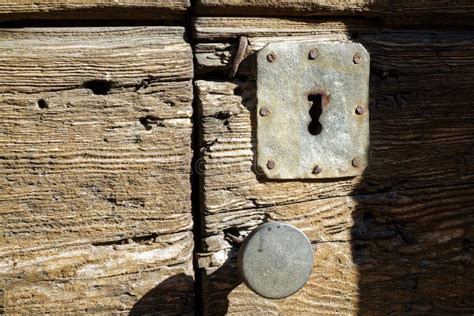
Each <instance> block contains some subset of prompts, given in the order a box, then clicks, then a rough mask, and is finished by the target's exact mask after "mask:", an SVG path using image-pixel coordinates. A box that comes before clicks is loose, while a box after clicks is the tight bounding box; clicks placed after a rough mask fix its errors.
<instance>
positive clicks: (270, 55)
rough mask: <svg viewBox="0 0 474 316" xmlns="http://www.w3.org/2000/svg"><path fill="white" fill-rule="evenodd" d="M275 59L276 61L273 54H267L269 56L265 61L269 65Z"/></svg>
mask: <svg viewBox="0 0 474 316" xmlns="http://www.w3.org/2000/svg"><path fill="white" fill-rule="evenodd" d="M275 59H276V57H275V54H274V53H269V54H268V55H267V61H268V62H269V63H272V62H274V61H275Z"/></svg>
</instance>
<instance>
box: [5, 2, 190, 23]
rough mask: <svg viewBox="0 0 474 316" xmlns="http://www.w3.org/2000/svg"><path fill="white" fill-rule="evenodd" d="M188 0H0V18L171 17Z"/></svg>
mask: <svg viewBox="0 0 474 316" xmlns="http://www.w3.org/2000/svg"><path fill="white" fill-rule="evenodd" d="M189 6H190V3H189V0H101V1H91V0H65V1H50V0H36V1H30V0H14V1H0V21H7V20H19V19H78V18H80V19H150V20H155V19H161V18H167V19H173V18H174V19H175V18H177V17H182V16H184V14H185V12H186V9H187V8H188V7H189Z"/></svg>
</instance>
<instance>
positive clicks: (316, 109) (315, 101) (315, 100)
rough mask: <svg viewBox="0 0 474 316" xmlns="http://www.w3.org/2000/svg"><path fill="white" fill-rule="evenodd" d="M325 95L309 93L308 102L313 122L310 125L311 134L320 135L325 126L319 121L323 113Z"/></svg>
mask: <svg viewBox="0 0 474 316" xmlns="http://www.w3.org/2000/svg"><path fill="white" fill-rule="evenodd" d="M322 101H323V96H322V95H321V94H310V95H308V102H309V104H310V106H311V107H310V109H309V115H310V116H311V122H310V123H309V125H308V131H309V133H310V134H311V135H319V134H321V132H322V131H323V126H322V125H321V123H320V122H319V117H320V116H321V113H323V104H322Z"/></svg>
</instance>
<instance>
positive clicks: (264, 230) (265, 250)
mask: <svg viewBox="0 0 474 316" xmlns="http://www.w3.org/2000/svg"><path fill="white" fill-rule="evenodd" d="M238 263H239V270H240V274H241V275H242V279H243V280H244V282H245V284H246V285H247V286H248V287H249V288H250V289H251V290H253V291H254V292H256V293H257V294H259V295H261V296H263V297H266V298H284V297H287V296H290V295H292V294H294V293H296V292H297V291H298V290H300V289H301V288H302V287H303V285H304V284H305V283H306V282H307V281H308V279H309V276H310V274H311V269H312V267H313V247H312V246H311V242H310V241H309V239H308V237H306V235H305V234H304V233H303V232H302V231H301V230H299V229H298V228H296V227H294V226H292V225H289V224H285V223H280V222H271V223H266V224H263V225H261V226H259V227H257V228H256V229H255V230H253V231H252V232H251V233H250V234H249V235H248V236H247V237H246V238H245V240H244V241H243V243H242V245H241V246H240V251H239V259H238Z"/></svg>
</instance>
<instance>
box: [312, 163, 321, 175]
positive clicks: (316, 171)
mask: <svg viewBox="0 0 474 316" xmlns="http://www.w3.org/2000/svg"><path fill="white" fill-rule="evenodd" d="M321 171H322V169H321V167H320V166H319V165H316V167H314V169H313V174H320V173H321Z"/></svg>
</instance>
